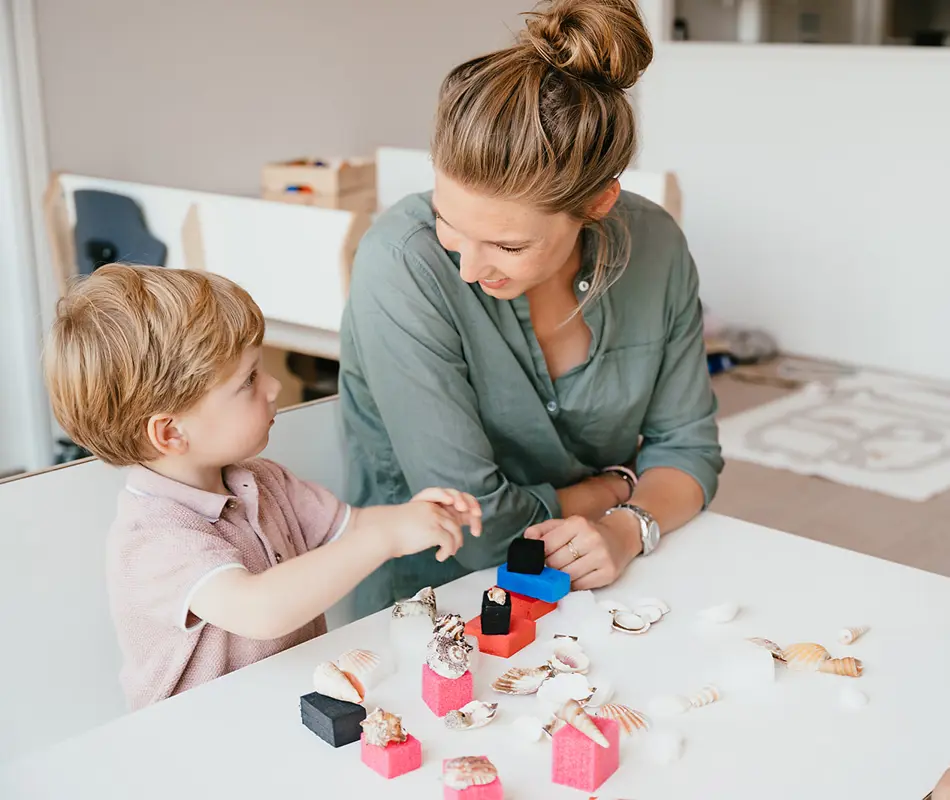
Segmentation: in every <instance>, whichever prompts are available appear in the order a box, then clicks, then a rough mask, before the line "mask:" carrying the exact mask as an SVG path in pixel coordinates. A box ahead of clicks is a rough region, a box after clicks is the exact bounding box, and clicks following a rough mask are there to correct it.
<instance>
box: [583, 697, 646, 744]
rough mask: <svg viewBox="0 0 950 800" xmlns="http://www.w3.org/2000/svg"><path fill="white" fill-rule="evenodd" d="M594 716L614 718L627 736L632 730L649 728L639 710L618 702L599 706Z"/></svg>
mask: <svg viewBox="0 0 950 800" xmlns="http://www.w3.org/2000/svg"><path fill="white" fill-rule="evenodd" d="M594 716H596V717H601V718H603V719H612V720H614V721H615V722H616V723H617V724H618V725H619V726H620V730H621V731H623V733H624V734H626V735H627V736H630V735H631V734H632V733H633V732H634V731H646V730H649V729H650V724H649V723H648V722H647V721H646V718H645V717H644V716H643V715H642V714H641V713H640V712H639V711H634V710H633V709H632V708H629V707H627V706H624V705H620V704H619V703H607V705H605V706H601V707H600V708H598V709H597V711H596V713H595V714H594Z"/></svg>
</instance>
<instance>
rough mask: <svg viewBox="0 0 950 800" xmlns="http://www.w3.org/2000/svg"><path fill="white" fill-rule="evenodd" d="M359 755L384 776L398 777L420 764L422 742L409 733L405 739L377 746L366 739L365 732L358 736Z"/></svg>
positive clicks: (368, 765) (367, 764)
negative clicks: (384, 745)
mask: <svg viewBox="0 0 950 800" xmlns="http://www.w3.org/2000/svg"><path fill="white" fill-rule="evenodd" d="M360 755H361V757H362V759H363V763H364V764H366V766H367V767H369V768H370V769H371V770H373V771H374V772H378V773H379V774H380V775H382V776H383V777H384V778H398V777H399V776H400V775H405V774H406V773H407V772H412V771H413V770H414V769H419V767H421V766H422V744H421V743H420V742H419V740H418V739H417V738H416V737H415V736H413V735H412V734H411V733H407V734H406V741H404V742H399V743H397V744H390V745H387V746H386V747H379V746H378V745H375V744H369V742H367V741H366V734H365V733H364V734H363V735H362V736H361V737H360Z"/></svg>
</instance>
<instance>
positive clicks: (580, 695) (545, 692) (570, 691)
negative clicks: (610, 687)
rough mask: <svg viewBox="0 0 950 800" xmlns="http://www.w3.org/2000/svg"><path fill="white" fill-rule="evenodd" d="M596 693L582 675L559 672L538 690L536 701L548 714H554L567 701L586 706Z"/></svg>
mask: <svg viewBox="0 0 950 800" xmlns="http://www.w3.org/2000/svg"><path fill="white" fill-rule="evenodd" d="M596 691H597V690H596V689H595V688H594V687H593V686H591V685H590V684H589V683H588V682H587V678H585V677H584V676H583V675H580V674H578V673H569V672H561V673H559V674H557V675H555V676H554V677H553V678H551V679H550V680H546V681H545V682H544V684H543V685H542V686H541V688H540V689H539V690H538V701H539V702H540V703H541V704H542V706H543V707H544V708H545V709H546V710H547V711H548V712H549V713H552V714H555V713H557V710H558V709H559V708H561V707H562V706H563V705H564V703H565V702H567V701H568V700H575V701H576V702H578V703H580V704H581V705H582V706H586V705H587V704H588V703H589V702H590V700H591V698H592V697H593V696H594V693H595V692H596Z"/></svg>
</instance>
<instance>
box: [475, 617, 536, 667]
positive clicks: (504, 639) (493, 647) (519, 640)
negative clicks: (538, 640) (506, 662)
mask: <svg viewBox="0 0 950 800" xmlns="http://www.w3.org/2000/svg"><path fill="white" fill-rule="evenodd" d="M536 632H537V628H536V626H535V622H534V620H532V619H528V618H526V617H512V620H511V626H510V628H509V631H508V633H506V634H505V635H504V636H498V635H492V634H488V633H485V631H484V618H483V617H475V618H474V619H470V620H469V621H468V622H467V623H466V624H465V634H466V635H467V636H474V637H475V638H476V639H478V650H479V652H480V653H487V654H488V655H491V656H500V657H501V658H511V656H513V655H514V654H515V653H517V652H518V651H519V650H523V649H524V648H525V647H527V646H528V645H529V644H531V642H533V641H534V639H535V635H536Z"/></svg>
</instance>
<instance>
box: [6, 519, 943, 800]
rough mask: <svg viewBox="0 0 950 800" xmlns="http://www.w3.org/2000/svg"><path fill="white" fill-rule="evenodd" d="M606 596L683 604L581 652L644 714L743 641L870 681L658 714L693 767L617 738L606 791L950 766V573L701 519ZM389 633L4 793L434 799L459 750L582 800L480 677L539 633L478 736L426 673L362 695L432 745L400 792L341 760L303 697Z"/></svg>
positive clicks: (548, 622)
mask: <svg viewBox="0 0 950 800" xmlns="http://www.w3.org/2000/svg"><path fill="white" fill-rule="evenodd" d="M490 583H491V576H490V574H478V575H472V576H468V577H466V578H464V579H462V580H460V581H457V582H456V583H454V584H452V585H450V586H446V587H443V588H442V589H440V590H439V591H438V598H439V601H440V607H441V609H442V610H446V611H449V610H454V611H457V612H459V613H462V614H463V615H465V616H466V618H468V617H470V616H474V615H475V613H477V611H478V607H479V602H480V595H481V591H482V589H484V588H485V587H486V586H487V585H489V584H490ZM607 592H609V594H610V596H611V597H614V598H619V599H624V598H627V599H633V598H635V597H637V596H657V597H660V598H663V599H664V600H666V601H667V602H668V603H669V605H670V606H671V608H672V612H671V613H670V614H669V615H668V616H667V617H666V618H665V619H664V620H663V621H662V622H661V623H659V624H658V625H656V626H655V627H654V628H653V629H652V630H651V631H650V632H649V633H648V634H647V635H646V636H641V637H629V636H624V635H623V634H613V635H611V637H610V638H609V639H607V640H606V643H605V644H602V645H600V646H598V647H589V648H588V652H589V653H590V654H591V655H592V656H593V658H594V669H593V670H592V678H595V677H597V676H598V675H600V676H604V675H606V676H609V677H610V678H611V679H612V680H613V682H614V685H615V686H617V687H618V692H617V698H616V699H617V700H618V701H620V702H625V703H627V704H629V705H631V706H633V707H635V708H640V709H643V708H645V707H646V705H647V704H648V702H649V700H650V699H651V698H652V697H654V696H656V695H657V694H668V693H671V692H672V693H685V692H689V691H690V690H695V689H698V688H700V687H701V686H702V685H703V684H704V683H706V682H707V681H709V680H710V678H714V677H715V675H714V674H713V673H715V670H716V666H715V665H716V663H717V658H718V655H719V654H720V652H721V648H723V647H724V646H725V645H726V644H727V643H731V642H733V641H735V640H738V639H740V638H741V637H744V636H752V635H757V636H765V637H768V638H771V639H773V640H775V641H777V642H779V643H782V644H790V643H792V642H795V641H818V642H821V643H822V644H824V645H825V646H826V647H827V648H828V649H829V650H831V651H832V654H833V655H836V656H842V655H847V654H852V655H855V656H857V657H860V658H861V659H863V660H864V663H865V667H866V671H865V674H864V676H863V677H861V678H859V679H856V680H855V679H849V678H840V677H836V676H830V675H817V674H800V673H790V672H787V671H786V670H781V671H779V672H778V675H777V680H776V682H775V683H774V684H772V686H771V687H768V688H766V689H764V690H759V691H756V692H750V693H748V694H744V693H741V692H740V693H733V694H732V695H725V696H724V697H723V699H722V700H721V701H720V702H719V703H717V704H715V705H712V706H708V707H706V708H702V709H699V710H696V711H692V712H690V713H688V714H686V715H684V716H681V717H677V718H675V720H672V721H669V720H664V721H659V722H658V723H657V724H656V725H655V728H657V729H661V728H667V729H673V730H675V731H678V732H679V733H681V734H682V735H683V736H684V737H685V740H686V750H685V752H684V755H683V758H682V760H680V761H679V762H677V763H675V764H673V765H671V766H666V767H660V766H656V765H654V764H653V763H652V762H651V761H649V760H648V759H647V758H646V757H645V753H644V740H643V738H642V737H643V736H644V735H643V734H641V735H638V736H634V737H631V738H629V739H626V740H623V744H622V747H623V751H622V760H621V769H620V771H619V772H618V773H617V774H616V775H615V776H614V777H613V778H611V779H610V781H609V782H608V783H607V784H605V785H604V786H603V787H602V789H601V791H600V796H601V797H602V798H607V797H624V798H638V800H670V799H671V798H676V800H691V799H695V800H700V799H701V800H710V799H711V798H728V800H744V799H745V798H749V800H751V799H752V798H757V799H758V798H761V797H769V798H770V800H792V799H793V798H795V799H796V800H797V798H802V797H808V798H849V800H850V798H862V800H867V799H868V798H881V800H884V799H885V798H887V800H898V798H909V799H910V800H917V799H918V798H922V797H923V795H924V794H925V793H926V792H927V791H928V790H929V789H930V788H932V785H933V783H934V782H935V781H936V779H937V777H938V776H939V774H940V773H941V772H942V770H943V769H944V768H945V767H947V766H948V765H950V736H948V735H947V733H946V731H947V720H950V685H948V684H950V635H948V631H950V580H948V579H946V578H942V577H939V576H936V575H932V574H928V573H924V572H920V571H917V570H913V569H910V568H907V567H903V566H899V565H896V564H891V563H887V562H884V561H879V560H876V559H873V558H869V557H866V556H863V555H858V554H855V553H851V552H847V551H844V550H839V549H836V548H833V547H829V546H826V545H822V544H818V543H815V542H811V541H808V540H805V539H800V538H796V537H793V536H789V535H786V534H782V533H778V532H775V531H771V530H767V529H764V528H761V527H757V526H753V525H749V524H745V523H742V522H737V521H735V520H731V519H727V518H724V517H718V516H715V515H706V516H704V517H702V518H701V519H699V520H698V521H696V522H695V523H693V524H692V525H691V526H689V527H688V528H687V529H685V530H683V531H681V532H679V533H677V534H675V535H673V536H672V537H670V538H669V540H666V541H664V543H663V545H662V546H661V547H660V549H659V550H658V551H657V553H656V554H655V555H653V556H651V557H650V558H645V559H642V560H640V561H637V562H636V563H635V564H634V565H633V566H632V568H631V569H630V570H629V572H628V574H627V575H626V576H625V577H624V579H623V580H622V582H620V583H619V584H618V585H616V586H614V587H612V588H611V589H609V590H607ZM727 599H734V600H737V601H739V602H740V603H741V604H742V605H743V612H742V614H741V615H740V616H739V617H738V618H737V619H736V620H735V621H734V622H732V623H730V624H728V625H725V626H721V627H718V628H714V629H710V628H708V627H703V626H702V625H699V624H698V623H697V620H696V612H697V611H698V610H700V609H702V608H705V607H707V606H710V605H712V604H715V603H717V602H720V601H722V600H727ZM559 615H560V612H555V613H554V614H551V615H549V616H548V617H546V618H544V619H543V620H541V622H540V623H539V627H538V634H539V640H543V639H546V638H548V637H550V636H551V635H553V634H554V633H555V632H569V633H576V634H579V635H580V636H581V637H582V641H583V637H584V631H563V630H562V629H563V626H562V625H561V624H560V623H559ZM562 619H563V617H562ZM857 624H870V625H871V626H873V628H872V630H871V632H870V633H868V634H866V635H865V637H863V638H862V639H861V640H859V642H857V643H856V644H855V645H853V646H851V647H850V648H845V647H842V646H841V645H839V644H837V642H836V633H837V630H838V629H839V628H840V627H842V626H845V625H857ZM388 636H389V619H388V615H387V614H385V613H383V614H379V615H376V616H374V617H370V618H368V619H365V620H361V621H359V622H357V623H354V624H352V625H349V626H346V627H344V628H341V629H339V630H337V631H334V632H332V633H330V634H328V635H327V636H324V637H322V638H321V639H319V640H316V641H313V642H310V643H308V644H305V645H302V646H301V647H298V648H296V649H294V650H291V651H289V652H286V653H283V654H281V655H279V656H276V657H274V658H272V659H269V660H267V661H264V662H261V663H259V664H256V665H254V666H252V667H249V668H247V669H244V670H241V671H240V672H237V673H234V674H232V675H229V676H227V677H225V678H223V679H221V680H218V681H215V682H213V683H211V684H209V685H206V686H204V687H201V688H199V689H196V690H193V691H191V692H188V693H186V694H184V695H181V696H179V697H175V698H172V699H171V700H169V701H166V702H163V703H159V704H158V705H156V706H153V707H151V708H149V709H146V710H144V711H142V712H139V713H137V714H133V715H130V716H127V717H124V718H122V719H119V720H118V721H116V722H113V723H111V724H108V725H106V726H104V727H102V728H99V729H96V730H93V731H91V732H89V733H87V734H85V735H83V736H81V737H79V738H77V739H74V740H72V741H68V742H66V743H64V744H61V745H58V746H56V747H54V748H52V749H50V750H48V751H46V752H42V753H39V754H36V755H33V756H30V757H27V758H25V759H22V760H20V761H18V762H14V763H13V764H11V765H9V766H8V767H7V768H6V769H5V770H4V771H3V772H0V797H2V798H4V800H14V798H29V799H30V800H39V799H40V798H57V800H60V798H95V799H96V800H111V799H113V798H114V799H115V800H128V798H137V800H148V799H149V798H156V800H157V799H158V798H161V800H167V798H170V797H176V798H192V797H193V798H199V797H201V798H206V797H226V798H229V800H240V799H241V798H247V799H248V800H251V799H252V798H253V800H259V799H260V798H265V797H267V798H283V797H286V798H301V797H309V798H344V797H351V798H356V797H360V798H363V797H371V796H372V797H392V798H439V797H441V791H442V790H441V784H440V781H439V775H440V763H441V759H442V758H443V757H448V756H452V755H468V754H487V755H488V756H490V757H491V758H492V760H493V761H494V762H495V763H496V765H497V766H498V768H499V770H500V773H501V776H502V780H503V781H504V783H505V785H506V797H507V798H510V800H529V798H532V799H533V798H541V797H543V798H545V799H546V800H547V799H550V800H557V798H579V797H581V793H579V792H576V791H573V790H568V789H564V788H562V787H556V786H553V785H552V784H551V783H550V782H549V779H548V776H549V771H550V744H549V743H548V742H547V741H543V742H541V743H537V744H516V743H515V741H514V739H513V738H512V737H511V736H510V731H509V730H508V726H509V724H510V723H511V721H512V720H513V719H515V718H516V717H517V716H520V715H522V714H532V713H536V711H537V701H536V699H535V698H507V697H501V698H499V697H498V696H496V695H493V693H492V692H491V690H490V688H489V686H488V685H489V683H490V682H491V680H493V679H494V677H495V676H497V675H498V674H500V673H501V672H502V671H504V670H505V669H507V668H508V667H509V666H511V664H512V663H516V664H523V665H530V664H535V663H539V662H540V661H541V657H540V651H541V649H542V647H543V645H542V644H541V642H537V643H535V644H534V645H532V646H531V647H530V648H528V649H527V650H525V651H522V652H521V653H519V654H518V655H516V656H515V658H514V659H512V661H510V662H506V661H501V660H498V659H492V658H489V657H487V656H484V657H482V658H483V659H484V661H485V662H487V664H483V666H482V667H481V669H480V670H479V672H478V674H477V676H476V696H478V697H480V698H482V699H492V698H494V699H500V702H501V709H500V711H499V715H498V717H497V718H496V720H495V722H493V723H492V724H491V725H489V726H488V727H487V728H484V729H481V730H479V731H469V732H449V731H446V730H445V729H444V727H443V726H442V724H441V722H439V721H438V720H436V719H435V718H434V717H433V716H432V714H431V713H430V712H429V711H428V709H427V708H426V707H425V706H424V705H423V703H422V701H421V699H420V697H419V690H418V685H419V674H418V671H417V670H416V669H411V670H407V671H404V672H400V674H398V675H397V676H396V677H394V678H392V679H390V680H389V681H388V682H386V683H384V684H383V685H382V686H381V687H380V688H379V689H378V690H377V691H376V692H375V693H371V694H370V696H369V697H368V698H367V704H368V705H370V710H372V707H373V705H375V704H376V703H378V704H380V705H382V706H383V707H385V708H387V709H389V710H392V711H394V712H396V713H399V714H402V715H403V721H404V723H405V725H406V727H407V729H408V730H410V731H411V732H412V733H413V734H414V735H416V736H417V737H418V738H419V739H421V740H422V742H423V747H424V753H425V764H424V766H423V768H422V769H421V770H419V771H417V772H415V773H411V774H409V775H406V776H403V777H401V778H399V779H396V780H394V781H391V782H388V783H387V782H385V781H383V779H382V778H380V777H378V776H377V775H376V774H375V773H373V772H371V771H370V770H369V769H367V768H365V767H363V766H362V764H361V763H360V760H359V746H358V745H352V746H349V747H345V748H342V749H340V750H333V749H332V748H330V747H329V746H328V745H326V744H325V743H324V742H322V741H321V740H319V739H318V738H317V737H316V736H314V734H312V733H311V732H310V731H309V730H307V729H306V728H304V727H303V726H302V725H301V723H300V719H299V711H298V698H299V696H300V695H301V694H304V693H306V692H307V691H309V683H310V673H311V670H312V668H313V666H314V664H315V663H316V662H318V661H321V660H324V659H330V658H334V657H336V656H337V655H338V654H339V653H340V652H342V651H343V650H345V649H348V648H351V647H368V648H374V647H376V648H378V647H380V646H382V645H383V644H384V643H386V644H388ZM67 668H68V665H63V669H67ZM848 681H854V683H855V685H857V686H860V688H861V689H862V690H864V691H865V692H866V693H867V694H868V695H869V696H870V700H871V702H870V705H869V706H868V707H866V708H865V709H863V710H861V711H858V712H854V711H845V710H843V709H842V708H840V707H839V706H838V704H837V696H838V692H839V691H840V689H841V688H842V686H843V685H844V684H845V683H846V682H848ZM593 682H595V683H596V680H594V681H593ZM50 691H51V692H55V691H56V687H55V686H50ZM63 702H68V698H64V700H63ZM646 735H648V734H646ZM584 797H586V795H584Z"/></svg>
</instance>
